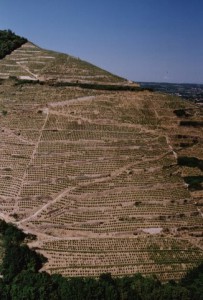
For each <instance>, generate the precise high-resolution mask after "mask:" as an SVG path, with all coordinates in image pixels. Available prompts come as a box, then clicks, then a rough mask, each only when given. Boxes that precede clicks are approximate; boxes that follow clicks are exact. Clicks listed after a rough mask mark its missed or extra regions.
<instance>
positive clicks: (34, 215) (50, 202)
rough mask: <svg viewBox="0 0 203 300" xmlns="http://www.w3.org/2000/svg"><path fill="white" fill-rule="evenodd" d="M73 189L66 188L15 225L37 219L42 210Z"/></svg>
mask: <svg viewBox="0 0 203 300" xmlns="http://www.w3.org/2000/svg"><path fill="white" fill-rule="evenodd" d="M74 188H75V187H74ZM72 189H73V188H67V189H65V190H63V191H62V192H60V193H59V195H58V196H57V197H56V198H54V199H53V200H52V201H49V202H48V203H46V204H45V205H43V206H42V207H41V208H40V209H38V210H37V211H36V212H35V213H34V214H33V215H30V216H29V217H27V218H25V219H22V220H21V221H19V222H17V223H16V224H17V225H19V224H22V223H24V222H26V221H29V220H31V219H33V218H35V217H37V216H38V215H39V214H40V213H41V212H42V211H43V210H45V209H46V208H47V207H49V206H50V205H52V204H54V203H55V202H57V201H58V200H59V199H60V198H62V197H63V196H65V195H66V194H67V193H68V192H69V191H70V190H72Z"/></svg>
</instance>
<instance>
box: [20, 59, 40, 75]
mask: <svg viewBox="0 0 203 300" xmlns="http://www.w3.org/2000/svg"><path fill="white" fill-rule="evenodd" d="M16 64H17V65H18V66H20V67H21V68H22V69H23V70H24V71H26V72H27V73H28V74H30V75H32V76H33V77H34V78H33V79H36V80H37V79H38V75H36V74H34V73H32V72H31V71H30V70H29V69H28V68H27V67H26V66H24V65H22V64H21V63H20V62H18V61H16Z"/></svg>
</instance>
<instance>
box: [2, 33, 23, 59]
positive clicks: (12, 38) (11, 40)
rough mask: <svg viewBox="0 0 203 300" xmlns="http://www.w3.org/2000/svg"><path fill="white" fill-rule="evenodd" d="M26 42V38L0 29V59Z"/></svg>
mask: <svg viewBox="0 0 203 300" xmlns="http://www.w3.org/2000/svg"><path fill="white" fill-rule="evenodd" d="M26 42H27V39H25V38H23V37H21V36H19V35H16V34H15V33H14V32H12V31H11V30H0V59H2V58H4V57H5V56H6V55H8V54H10V53H11V52H12V51H14V50H15V49H17V48H19V47H20V46H22V45H23V44H25V43H26Z"/></svg>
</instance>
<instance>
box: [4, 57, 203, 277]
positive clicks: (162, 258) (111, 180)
mask: <svg viewBox="0 0 203 300" xmlns="http://www.w3.org/2000/svg"><path fill="white" fill-rule="evenodd" d="M47 56H48V55H47ZM47 59H48V58H47ZM50 60H51V58H50ZM180 107H181V109H183V108H184V109H193V110H194V111H198V110H197V108H196V107H195V105H193V104H189V103H187V102H183V101H182V100H180V99H178V98H176V97H172V96H167V95H161V94H156V93H150V92H146V91H142V92H119V91H115V92H107V91H99V92H98V91H95V90H88V89H81V88H78V87H74V88H73V87H56V86H49V85H48V84H43V85H42V84H39V83H34V82H33V84H31V83H27V84H19V83H18V84H17V85H16V81H14V80H13V81H12V80H5V81H3V82H2V83H1V85H0V111H1V116H0V123H1V131H0V144H1V147H0V207H1V217H2V218H5V219H7V220H11V221H13V222H15V223H16V224H17V225H18V226H19V227H20V228H22V229H24V230H25V231H27V232H30V233H34V234H36V235H37V237H38V241H37V242H33V243H32V247H35V248H36V249H38V251H40V252H41V253H43V254H44V255H45V256H47V257H48V259H49V261H48V263H47V264H46V265H45V267H44V268H45V269H46V270H47V271H49V272H50V273H61V274H64V275H65V276H99V274H101V273H104V272H111V273H112V275H119V276H121V275H127V274H134V273H135V272H141V273H143V274H156V275H157V276H158V277H159V278H160V279H161V280H168V279H179V278H181V277H182V276H183V274H185V272H186V271H187V269H189V268H191V267H192V266H194V265H196V264H198V262H200V261H201V260H202V258H203V251H202V247H203V243H202V236H201V232H202V225H203V222H202V215H201V207H200V206H198V203H200V204H201V201H200V200H198V199H197V198H196V200H195V201H196V203H195V201H194V199H193V196H192V195H191V192H190V191H189V190H188V187H187V185H186V183H185V182H184V180H183V179H182V178H181V176H180V175H181V173H180V172H182V169H180V167H179V166H178V165H177V156H178V155H179V152H181V151H184V153H186V149H188V150H187V151H190V153H191V156H192V155H193V154H192V153H193V146H191V147H189V148H185V149H184V150H180V148H179V146H178V145H177V138H178V137H177V133H181V134H183V132H184V130H186V129H185V127H184V126H180V121H181V120H182V119H183V118H180V117H178V116H177V115H176V114H175V113H174V110H175V109H178V108H180ZM191 118H193V119H195V118H196V120H197V118H198V121H199V122H200V121H201V120H202V115H201V111H200V110H199V114H198V115H196V117H195V116H192V117H191ZM190 135H193V136H196V137H197V139H198V142H197V143H196V144H195V146H194V151H196V152H194V153H195V154H197V151H198V148H199V149H201V148H202V128H201V127H194V126H193V127H191V128H190ZM189 149H190V150H189ZM195 149H196V150H195ZM174 150H175V151H174ZM178 150H179V152H178ZM199 152H200V151H199ZM187 153H189V152H187ZM187 155H188V154H187ZM199 155H201V154H199ZM199 158H200V156H199ZM181 168H182V167H181ZM184 171H185V169H184ZM200 171H201V170H200ZM200 192H201V191H200ZM198 201H199V202H198Z"/></svg>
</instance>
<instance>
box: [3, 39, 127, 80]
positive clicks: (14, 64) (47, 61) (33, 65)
mask: <svg viewBox="0 0 203 300" xmlns="http://www.w3.org/2000/svg"><path fill="white" fill-rule="evenodd" d="M9 76H16V77H18V78H19V79H29V80H42V81H47V80H49V81H60V82H61V81H63V82H100V83H114V84H115V83H117V84H118V83H126V80H124V79H123V78H121V77H118V76H115V75H113V74H111V73H109V72H107V71H104V70H102V69H100V68H98V67H96V66H94V65H92V64H90V63H87V62H85V61H83V60H81V59H79V58H75V57H73V56H70V55H66V54H62V53H58V52H54V51H48V50H44V49H41V48H40V47H38V46H36V45H34V44H33V43H31V42H26V43H24V44H23V45H22V46H21V47H18V48H17V49H16V50H15V51H13V52H12V53H11V54H10V55H7V56H6V58H5V59H3V60H1V61H0V78H9Z"/></svg>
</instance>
